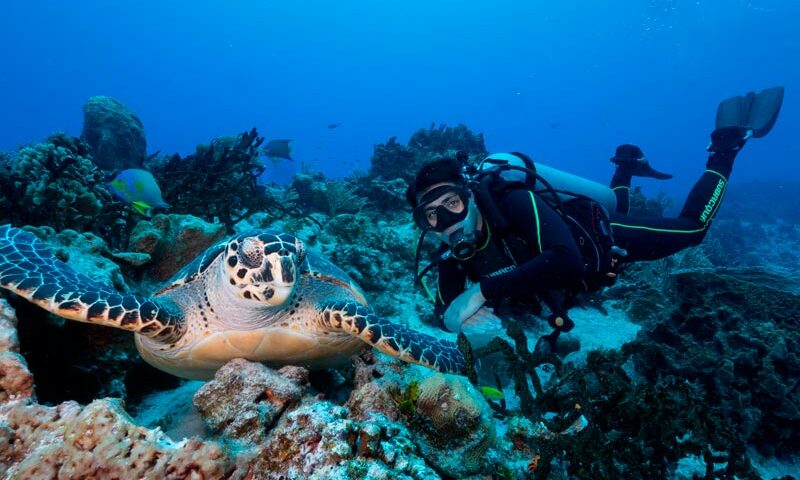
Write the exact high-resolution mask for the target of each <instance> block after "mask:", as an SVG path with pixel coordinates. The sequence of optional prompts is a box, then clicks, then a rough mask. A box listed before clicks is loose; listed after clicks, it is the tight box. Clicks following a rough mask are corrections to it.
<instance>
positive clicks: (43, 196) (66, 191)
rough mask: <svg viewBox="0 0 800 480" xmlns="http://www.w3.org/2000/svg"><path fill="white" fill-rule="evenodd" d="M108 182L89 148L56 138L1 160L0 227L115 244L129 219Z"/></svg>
mask: <svg viewBox="0 0 800 480" xmlns="http://www.w3.org/2000/svg"><path fill="white" fill-rule="evenodd" d="M105 183H106V182H105V176H104V173H103V172H102V171H101V170H100V169H99V168H98V167H97V166H96V165H95V164H94V162H93V161H92V159H91V157H90V155H89V147H88V145H86V144H85V143H83V142H82V141H81V140H80V139H78V138H75V137H70V136H67V135H64V134H56V135H52V136H50V137H49V138H48V139H47V140H45V141H44V142H43V143H40V144H37V145H31V146H27V147H23V148H22V149H20V150H19V151H18V152H16V154H15V155H13V156H9V157H6V158H4V159H0V224H3V223H12V224H15V225H47V226H50V227H53V228H55V229H56V230H63V229H67V228H71V229H75V230H80V231H92V232H95V233H97V234H99V235H100V236H101V237H103V238H105V239H107V240H109V239H112V238H114V237H115V236H116V235H117V234H116V233H115V231H119V230H122V231H124V230H125V228H124V219H125V218H126V216H127V215H126V213H125V206H124V205H123V204H122V203H120V202H118V201H116V200H114V199H113V198H112V196H111V194H110V193H109V192H108V190H106V188H105ZM120 224H122V226H120Z"/></svg>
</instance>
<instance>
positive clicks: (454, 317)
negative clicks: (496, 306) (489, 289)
mask: <svg viewBox="0 0 800 480" xmlns="http://www.w3.org/2000/svg"><path fill="white" fill-rule="evenodd" d="M484 303H486V297H484V296H483V293H481V284H480V283H476V284H475V285H473V286H471V287H469V288H468V289H467V290H465V291H464V292H462V293H461V295H459V296H457V297H456V299H455V300H453V302H452V303H451V304H450V306H449V307H447V310H446V311H445V312H444V326H445V327H447V329H448V330H450V331H451V332H453V333H458V332H460V331H461V324H462V323H463V322H464V320H466V319H468V318H469V317H471V316H473V315H474V314H475V312H477V311H478V309H479V308H481V307H482V306H483V304H484Z"/></svg>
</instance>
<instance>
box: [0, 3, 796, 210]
mask: <svg viewBox="0 0 800 480" xmlns="http://www.w3.org/2000/svg"><path fill="white" fill-rule="evenodd" d="M798 18H800V2H796V1H793V0H753V1H745V0H711V1H709V0H700V1H683V0H615V1H613V2H600V1H594V0H585V1H550V2H540V1H536V2H533V1H529V0H527V1H525V0H515V1H497V2H487V1H474V0H471V1H455V0H448V1H441V0H440V1H435V2H430V1H419V0H405V1H402V2H401V1H396V2H389V1H381V2H379V1H374V0H373V1H366V0H365V1H339V2H323V1H302V2H286V1H283V2H274V1H255V0H250V1H235V2H209V1H192V2H189V1H182V2H179V1H167V2H164V1H155V0H146V1H136V2H108V1H100V0H84V1H80V2H65V1H34V0H29V1H25V2H12V1H10V0H2V1H0V52H2V53H1V55H2V56H1V57H0V65H2V73H1V74H0V125H2V128H0V150H4V151H9V150H13V149H14V148H16V147H17V146H19V145H21V144H25V143H29V142H37V141H39V140H41V139H43V138H44V137H46V136H47V135H49V134H51V133H53V132H55V131H66V132H67V133H70V134H73V135H78V134H80V129H81V125H82V111H81V107H82V105H83V103H84V102H85V101H86V99H87V98H88V97H90V96H92V95H98V94H102V95H110V96H113V97H116V98H117V99H119V100H121V101H122V102H123V103H125V104H126V105H127V106H128V107H130V108H131V109H132V110H133V111H135V112H136V113H137V114H138V115H139V117H140V118H141V119H142V121H143V123H144V125H145V129H146V133H147V139H148V150H149V151H150V152H155V151H156V150H160V151H161V152H164V153H172V152H179V153H181V154H188V153H190V152H192V151H193V150H194V147H195V145H196V144H198V143H205V142H207V141H208V140H210V139H211V138H213V137H215V136H219V135H227V134H235V133H238V132H241V131H244V130H245V129H249V128H250V127H252V126H256V127H258V129H259V131H260V132H261V133H262V134H263V135H265V136H266V137H267V138H292V139H293V145H294V156H295V159H296V162H295V164H294V165H286V166H282V167H280V168H279V170H277V171H272V172H271V173H270V175H271V178H273V179H275V180H286V179H287V178H288V177H289V175H290V174H291V172H292V171H293V170H296V169H298V168H299V166H300V163H301V162H303V163H307V164H309V165H311V166H312V167H314V168H316V169H319V170H321V171H323V172H324V173H325V174H327V175H329V176H341V175H345V174H347V173H348V172H350V171H351V170H352V169H353V168H355V167H358V168H362V169H366V168H368V166H369V158H370V155H371V153H372V147H373V145H374V144H376V143H381V142H385V141H386V140H387V139H388V138H390V137H392V136H395V135H397V136H398V139H399V140H400V141H402V142H405V141H406V140H407V139H408V137H409V135H410V134H411V133H412V132H413V131H414V130H416V129H418V128H421V127H427V126H429V125H430V124H431V123H432V122H435V123H437V124H438V123H447V124H449V125H455V124H458V123H464V124H466V125H467V126H469V127H470V128H471V129H473V130H474V131H477V132H483V133H484V134H485V137H486V144H487V148H488V149H489V150H490V151H503V150H521V151H524V152H527V153H529V154H531V155H532V156H534V157H535V158H536V159H538V160H540V161H543V162H546V163H549V164H551V165H554V166H558V167H561V168H564V169H567V170H569V171H572V172H575V173H579V174H583V175H585V176H587V177H589V178H593V179H596V180H599V181H602V182H606V181H607V180H608V178H609V176H610V174H611V165H610V164H609V163H608V157H610V156H611V153H612V152H613V149H614V147H615V146H616V145H617V144H619V143H624V142H632V143H637V144H639V145H640V146H642V148H643V149H644V151H645V153H646V154H647V155H648V157H649V158H650V160H651V162H652V163H654V164H655V165H656V166H657V167H659V168H661V169H663V170H667V171H670V172H672V173H674V174H675V175H676V178H675V179H673V180H671V181H669V182H661V183H658V184H655V183H654V182H650V183H649V185H650V186H649V187H648V188H655V189H659V190H664V191H666V192H667V193H669V194H671V195H674V196H676V197H678V198H679V199H682V198H683V196H684V194H685V192H686V190H688V188H689V186H690V184H691V183H692V182H694V180H695V179H696V178H697V175H698V174H699V172H700V171H701V169H702V166H703V161H704V153H703V148H704V147H705V145H706V144H707V139H708V134H709V132H710V130H711V128H712V125H713V115H714V109H715V107H716V104H717V102H718V101H719V100H721V99H723V98H725V97H727V96H731V95H735V94H740V93H744V92H745V91H747V90H751V89H761V88H765V87H770V86H773V85H785V86H786V100H785V104H784V108H783V112H782V116H781V118H780V120H779V122H778V125H777V126H776V127H775V129H774V131H773V133H772V134H771V135H770V136H769V137H768V138H766V139H761V140H758V141H753V142H750V143H751V145H748V146H747V153H746V155H743V156H742V157H741V159H740V160H739V161H737V165H736V169H735V172H734V176H733V179H732V180H733V181H734V182H736V181H742V180H745V179H756V180H770V179H786V178H793V179H797V178H798V176H800V174H798V173H797V170H796V169H794V168H793V167H794V165H795V163H796V159H797V158H798V157H800V146H798V143H797V142H796V141H794V140H793V138H794V135H792V132H795V131H797V130H798V126H799V125H800V116H798V113H797V112H798V111H800V109H799V108H798V107H799V106H800V95H798V94H797V93H796V92H800V66H798V62H797V58H800V36H799V35H798V33H797V30H796V28H797V19H798ZM332 123H335V124H339V127H338V128H335V129H329V128H327V126H328V125H329V124H332Z"/></svg>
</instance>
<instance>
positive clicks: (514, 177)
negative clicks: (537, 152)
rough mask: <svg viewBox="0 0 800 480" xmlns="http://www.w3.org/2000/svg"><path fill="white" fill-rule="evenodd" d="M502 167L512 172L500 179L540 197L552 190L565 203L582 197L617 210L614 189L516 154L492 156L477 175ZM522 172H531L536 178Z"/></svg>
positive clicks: (501, 173) (502, 174)
mask: <svg viewBox="0 0 800 480" xmlns="http://www.w3.org/2000/svg"><path fill="white" fill-rule="evenodd" d="M502 165H508V166H510V167H512V168H509V169H507V170H504V171H502V172H500V177H501V178H503V179H504V180H506V181H509V182H522V183H524V184H525V185H526V186H527V187H528V188H530V189H531V190H533V191H535V192H537V193H545V194H546V193H548V192H549V191H550V190H551V189H552V191H554V192H555V193H557V194H558V197H559V199H560V200H561V201H562V202H563V201H567V200H570V199H572V198H575V197H576V196H581V197H587V198H590V199H592V200H594V201H595V202H597V203H599V204H600V205H602V206H603V207H604V208H605V209H606V211H608V212H614V211H616V209H617V197H616V195H614V191H613V190H611V188H609V187H607V186H605V185H603V184H601V183H597V182H595V181H592V180H589V179H586V178H583V177H579V176H577V175H573V174H571V173H567V172H565V171H563V170H559V169H557V168H553V167H550V166H548V165H544V164H542V163H538V162H537V163H536V164H534V163H533V160H531V159H530V157H528V156H527V155H525V154H521V153H517V152H514V153H495V154H492V155H489V156H488V157H486V158H485V159H484V160H483V161H481V163H480V164H479V165H478V172H482V171H488V170H489V169H492V168H496V167H500V166H502ZM523 169H525V170H531V171H532V172H534V174H535V175H534V174H531V173H530V172H526V171H524V170H523Z"/></svg>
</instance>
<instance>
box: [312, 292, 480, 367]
mask: <svg viewBox="0 0 800 480" xmlns="http://www.w3.org/2000/svg"><path fill="white" fill-rule="evenodd" d="M319 311H320V313H319V314H318V317H317V321H318V322H319V325H320V327H321V328H325V329H328V330H333V331H343V332H347V333H349V334H351V335H354V336H356V337H358V338H360V339H361V340H363V341H365V342H367V343H368V344H370V345H372V346H373V347H375V348H377V349H378V350H380V351H381V352H383V353H385V354H387V355H391V356H393V357H396V358H399V359H400V360H404V361H406V362H412V363H418V364H420V365H424V366H426V367H429V368H432V369H434V370H438V371H440V372H442V373H456V374H459V375H463V374H464V372H465V367H464V357H463V356H462V355H461V351H460V350H459V349H458V346H456V344H455V343H453V342H449V341H447V340H440V339H438V338H435V337H432V336H430V335H425V334H423V333H419V332H415V331H414V330H411V329H409V328H408V327H404V326H403V325H398V324H396V323H392V322H389V321H388V320H386V319H384V318H382V317H380V316H379V315H376V314H375V312H373V311H372V309H370V308H369V307H365V306H363V305H361V304H359V303H356V302H345V301H342V302H331V303H329V304H325V305H322V306H321V308H320V309H319Z"/></svg>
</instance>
